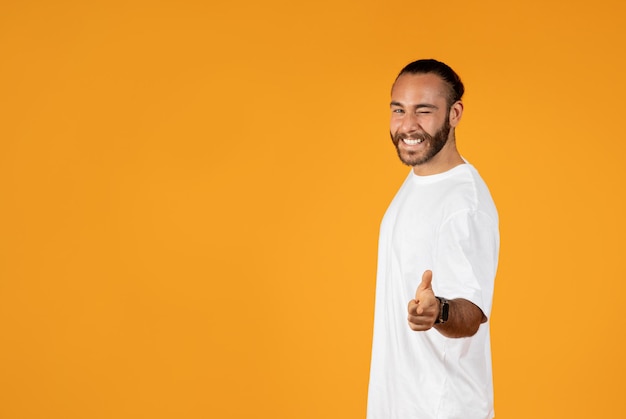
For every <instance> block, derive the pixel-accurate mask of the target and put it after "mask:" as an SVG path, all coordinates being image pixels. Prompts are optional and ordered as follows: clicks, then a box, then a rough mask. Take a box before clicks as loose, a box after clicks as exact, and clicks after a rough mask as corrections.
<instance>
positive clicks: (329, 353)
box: [0, 0, 626, 419]
mask: <svg viewBox="0 0 626 419" xmlns="http://www.w3.org/2000/svg"><path fill="white" fill-rule="evenodd" d="M625 24H626V8H625V6H624V3H623V2H619V1H617V0H615V1H606V0H599V1H594V2H591V3H589V2H582V1H572V2H563V1H559V2H545V1H539V0H531V1H523V2H522V1H517V2H508V3H502V2H500V1H485V2H480V3H479V2H474V3H472V2H466V1H449V2H443V3H442V2H440V3H437V2H427V3H424V2H415V1H402V2H383V1H357V0H339V1H330V0H322V1H317V2H310V3H299V2H292V1H284V0H269V1H265V2H256V1H251V0H242V1H238V2H230V3H229V2H211V1H209V2H200V1H196V2H194V1H178V2H174V1H160V2H148V1H146V2H138V1H132V2H127V1H116V2H110V1H107V2H104V1H98V2H79V1H74V2H67V1H55V2H44V1H41V2H36V1H4V2H2V4H1V5H0V147H1V148H0V327H1V330H0V417H1V418H3V419H17V418H64V419H70V418H94V419H95V418H175V417H176V418H178V417H180V418H247V417H257V418H258V417H261V418H298V419H300V418H303V419H304V418H363V417H364V416H365V406H366V397H367V380H368V369H369V356H370V344H371V328H372V317H373V298H374V285H375V269H376V241H377V233H378V225H379V222H380V219H381V217H382V215H383V212H384V210H385V208H386V206H387V204H388V203H389V201H390V199H391V198H392V196H393V194H394V193H395V191H396V189H397V188H398V186H399V184H400V183H401V181H402V180H403V178H404V177H405V175H406V173H407V170H408V169H407V168H406V167H404V166H402V165H401V164H400V163H399V162H398V160H397V157H396V155H395V151H394V150H393V148H392V146H391V143H390V140H389V136H388V114H389V113H388V101H389V92H390V86H391V83H392V81H393V78H394V77H395V75H396V73H397V72H398V71H399V69H400V68H401V67H402V66H403V65H405V64H406V63H408V62H409V61H412V60H414V59H416V58H425V57H435V58H438V59H441V60H443V61H445V62H447V63H449V64H450V65H451V66H452V67H453V68H455V69H456V70H457V71H458V72H459V73H460V74H461V76H462V78H463V80H464V82H465V84H466V87H467V94H466V97H465V114H464V118H463V121H462V122H461V125H460V127H459V129H458V131H457V137H458V141H459V147H460V149H461V152H462V154H463V155H464V156H465V157H466V158H467V159H468V160H469V161H470V162H472V163H473V164H474V165H475V166H476V167H477V168H478V169H479V170H480V172H481V174H482V175H483V177H484V178H485V180H486V181H487V183H488V184H489V186H490V188H491V191H492V194H493V196H494V199H495V200H496V203H497V205H498V208H499V211H500V217H501V234H502V248H501V259H500V260H501V263H500V269H499V272H498V278H497V282H496V294H495V301H494V311H493V317H492V323H491V327H492V333H493V342H492V346H493V352H494V379H495V391H496V412H497V417H498V418H499V419H503V418H590V417H611V418H616V417H624V416H626V407H625V405H624V403H623V400H619V399H620V398H622V397H623V386H622V384H620V383H621V381H622V378H623V377H624V376H625V375H626V362H625V361H624V358H623V354H624V352H625V350H626V346H625V344H624V342H623V335H624V329H625V326H626V320H624V318H625V316H624V315H623V313H622V310H621V309H620V307H621V305H622V301H623V300H624V291H625V285H624V284H625V282H624V281H625V277H626V276H625V273H626V272H625V271H626V268H625V267H624V266H625V264H624V256H625V255H624V250H623V249H624V245H623V243H622V241H623V237H624V236H625V235H626V222H625V221H624V214H625V213H626V208H625V203H624V181H625V180H626V165H625V164H624V162H623V158H624V153H625V152H626V146H625V145H624V135H623V128H622V127H621V125H622V123H623V114H624V98H625V97H626V81H625V80H626V79H625V77H624V75H625V74H626V58H625V54H624V45H625V41H626V36H625V35H626V31H625V29H624V28H625Z"/></svg>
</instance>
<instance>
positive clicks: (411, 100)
mask: <svg viewBox="0 0 626 419" xmlns="http://www.w3.org/2000/svg"><path fill="white" fill-rule="evenodd" d="M447 93H448V88H447V85H446V84H445V82H444V81H443V80H442V79H441V78H440V77H439V76H437V75H435V74H403V75H402V76H400V77H398V79H397V80H396V82H395V84H394V86H393V89H392V91H391V123H390V133H391V139H392V141H393V144H394V145H395V146H396V149H397V151H398V156H399V157H400V160H401V161H402V162H403V163H404V164H406V165H408V166H419V165H423V164H425V163H428V162H429V161H431V160H432V159H433V158H434V157H435V156H437V154H438V153H439V152H441V150H442V149H443V148H444V146H445V145H446V143H447V141H448V138H449V135H450V130H451V126H450V121H449V115H450V109H449V107H448V102H447Z"/></svg>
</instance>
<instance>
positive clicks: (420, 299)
mask: <svg viewBox="0 0 626 419" xmlns="http://www.w3.org/2000/svg"><path fill="white" fill-rule="evenodd" d="M432 279H433V273H432V271H426V272H424V274H423V275H422V282H421V283H420V285H419V286H418V287H417V291H416V292H415V299H414V300H411V301H409V306H408V313H409V315H408V321H409V327H410V328H411V330H414V331H416V332H420V331H426V330H429V329H431V328H433V327H434V328H435V329H437V330H438V331H439V333H441V334H442V335H444V336H446V337H449V338H463V337H469V336H473V335H474V334H475V333H476V332H477V331H478V327H479V326H480V325H481V323H484V322H486V321H487V318H486V317H485V315H484V314H483V312H482V310H481V309H480V308H478V306H476V304H474V303H472V302H471V301H468V300H465V299H463V298H457V299H454V300H449V301H448V302H449V304H450V311H449V315H448V321H446V322H445V323H443V324H435V321H436V320H437V318H438V317H439V310H440V307H439V306H440V303H439V300H438V299H437V298H436V297H435V293H434V292H433V288H432V285H431V283H432Z"/></svg>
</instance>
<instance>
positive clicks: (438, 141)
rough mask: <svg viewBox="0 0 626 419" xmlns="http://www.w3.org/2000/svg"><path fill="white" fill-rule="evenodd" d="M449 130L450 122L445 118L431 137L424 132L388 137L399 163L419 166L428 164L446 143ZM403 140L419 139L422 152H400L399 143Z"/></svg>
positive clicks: (397, 134)
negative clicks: (396, 153)
mask: <svg viewBox="0 0 626 419" xmlns="http://www.w3.org/2000/svg"><path fill="white" fill-rule="evenodd" d="M450 129H451V127H450V121H449V118H447V117H446V119H445V122H444V124H443V126H442V127H441V128H440V129H439V130H438V131H437V132H436V133H435V134H433V135H430V134H428V133H427V132H426V131H419V132H415V133H412V134H406V133H401V132H396V133H395V134H393V133H390V135H391V141H393V145H394V146H396V151H397V152H398V157H399V158H400V161H401V162H402V163H404V164H406V165H407V166H419V165H420V164H424V163H426V162H428V161H429V160H430V159H432V158H433V157H435V156H436V155H437V153H439V152H440V151H441V149H442V148H443V146H444V145H446V143H447V142H448V135H449V134H450ZM403 139H411V140H420V139H421V140H422V144H423V145H424V150H422V151H420V152H415V151H412V150H411V151H407V150H401V149H400V141H402V140H403Z"/></svg>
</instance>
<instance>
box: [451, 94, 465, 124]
mask: <svg viewBox="0 0 626 419" xmlns="http://www.w3.org/2000/svg"><path fill="white" fill-rule="evenodd" d="M462 116H463V102H461V101H460V100H457V101H456V102H454V103H453V104H452V106H451V107H450V126H451V127H452V128H456V126H457V125H458V124H459V122H460V121H461V117H462Z"/></svg>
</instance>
